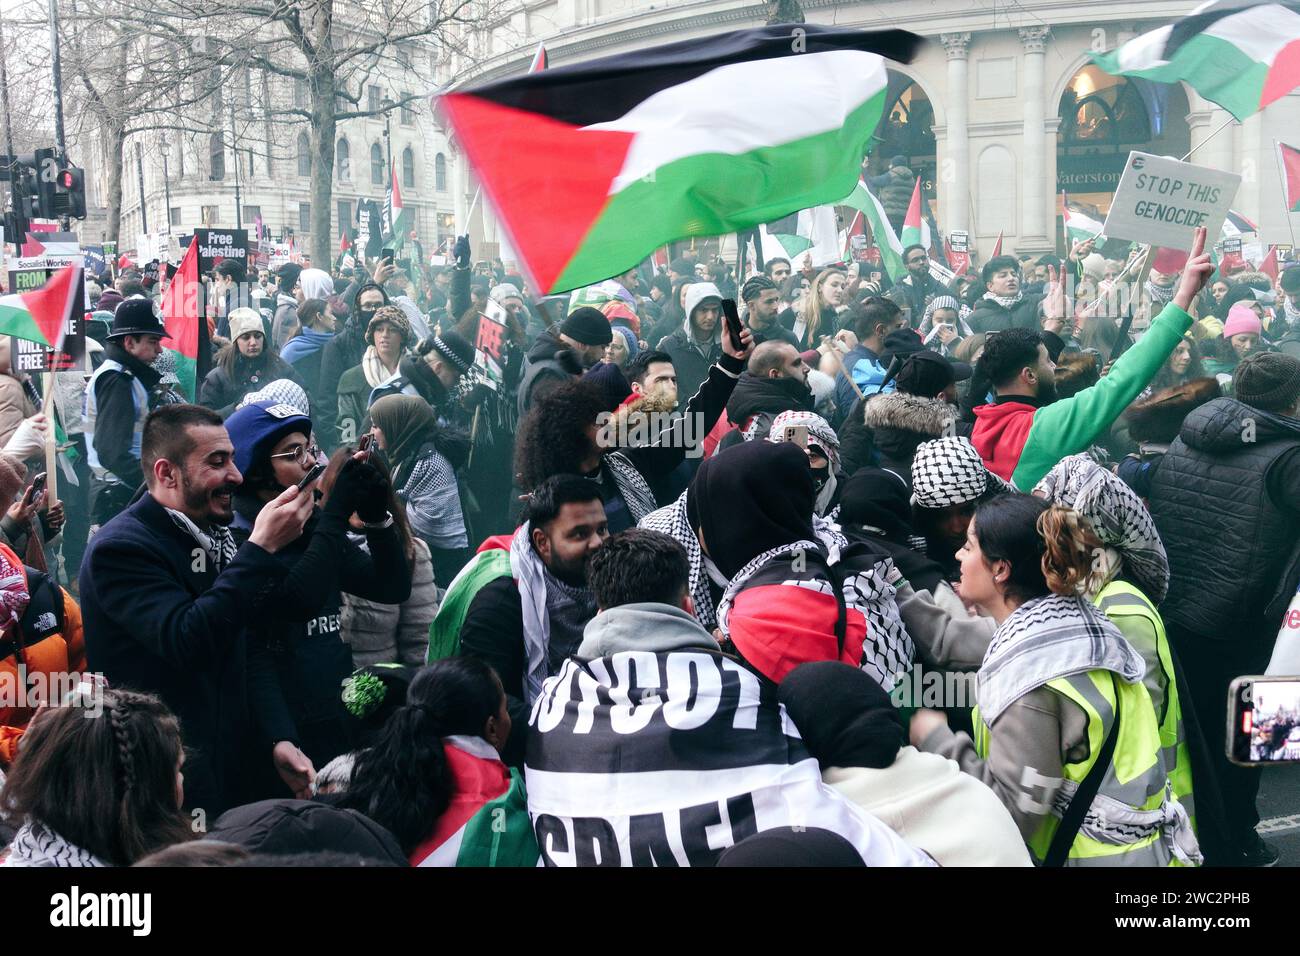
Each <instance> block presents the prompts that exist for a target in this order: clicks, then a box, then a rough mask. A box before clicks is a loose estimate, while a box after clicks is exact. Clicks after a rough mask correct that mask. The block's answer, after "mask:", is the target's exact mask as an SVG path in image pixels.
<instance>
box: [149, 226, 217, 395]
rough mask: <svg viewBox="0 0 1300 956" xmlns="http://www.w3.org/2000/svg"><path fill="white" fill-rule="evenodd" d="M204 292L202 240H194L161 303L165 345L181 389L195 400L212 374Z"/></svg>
mask: <svg viewBox="0 0 1300 956" xmlns="http://www.w3.org/2000/svg"><path fill="white" fill-rule="evenodd" d="M201 292H202V286H201V285H200V284H199V244H198V243H197V242H191V243H190V245H189V248H187V249H186V250H185V257H184V258H183V259H181V265H180V268H179V269H178V270H177V272H176V275H175V276H173V277H172V281H171V285H169V286H168V287H167V292H166V293H165V294H164V295H163V297H162V303H161V308H162V314H163V324H164V325H165V326H166V328H167V338H165V339H163V347H164V348H166V349H167V351H168V352H171V353H172V357H173V358H174V359H175V360H176V377H177V378H179V379H180V381H181V391H182V392H184V393H185V397H186V398H188V399H189V400H190V401H191V402H192V401H194V400H195V396H196V395H197V394H198V391H197V389H198V383H199V382H201V381H203V379H204V377H205V376H206V375H207V374H208V363H209V355H208V353H209V349H208V320H207V319H206V318H205V317H204V316H203V315H202V314H201V310H200V307H199V298H200V295H201Z"/></svg>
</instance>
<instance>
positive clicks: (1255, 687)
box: [1227, 676, 1300, 766]
mask: <svg viewBox="0 0 1300 956" xmlns="http://www.w3.org/2000/svg"><path fill="white" fill-rule="evenodd" d="M1227 745H1228V759H1229V760H1231V761H1232V762H1233V763H1236V764H1245V765H1248V766H1253V765H1259V764H1274V763H1300V676H1296V677H1238V678H1237V679H1236V680H1235V681H1233V682H1232V687H1231V688H1230V689H1229V691H1228V735H1227Z"/></svg>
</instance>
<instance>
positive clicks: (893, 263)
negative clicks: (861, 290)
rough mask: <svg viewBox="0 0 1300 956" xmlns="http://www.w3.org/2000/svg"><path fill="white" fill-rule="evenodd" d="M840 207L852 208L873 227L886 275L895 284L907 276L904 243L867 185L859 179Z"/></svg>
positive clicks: (873, 239) (874, 238) (872, 235)
mask: <svg viewBox="0 0 1300 956" xmlns="http://www.w3.org/2000/svg"><path fill="white" fill-rule="evenodd" d="M840 205H842V206H852V207H853V208H854V209H856V210H857V211H858V212H860V213H862V215H863V216H864V217H865V218H866V220H867V224H868V225H869V226H871V239H872V241H873V242H874V243H875V245H876V248H877V249H879V250H880V265H881V268H883V269H884V270H885V274H886V275H888V276H889V278H890V279H891V280H893V281H894V282H897V281H898V280H900V279H902V278H903V277H904V276H905V275H907V267H906V266H905V265H903V243H902V242H901V241H900V240H899V238H898V236H897V235H896V234H895V233H894V227H893V226H891V225H890V224H889V217H888V216H886V215H885V207H884V206H882V205H881V204H880V200H879V199H877V198H876V196H875V193H873V192H872V191H871V190H870V189H868V188H867V184H866V183H864V182H863V181H862V180H860V179H859V180H858V185H857V187H856V188H854V190H853V192H851V193H849V194H848V196H846V197H845V198H844V199H842V200H841V201H840Z"/></svg>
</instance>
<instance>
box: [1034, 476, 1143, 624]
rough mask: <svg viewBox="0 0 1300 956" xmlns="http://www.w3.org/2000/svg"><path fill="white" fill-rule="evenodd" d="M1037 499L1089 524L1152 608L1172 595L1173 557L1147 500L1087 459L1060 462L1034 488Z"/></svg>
mask: <svg viewBox="0 0 1300 956" xmlns="http://www.w3.org/2000/svg"><path fill="white" fill-rule="evenodd" d="M1034 493H1035V494H1041V495H1042V497H1044V498H1046V499H1047V500H1048V501H1050V502H1053V503H1054V504H1061V505H1065V506H1066V507H1067V508H1073V509H1074V510H1075V511H1077V512H1079V514H1081V515H1083V516H1084V517H1085V518H1087V519H1088V523H1089V524H1091V525H1092V528H1093V530H1094V531H1095V532H1096V533H1097V537H1099V538H1101V543H1102V544H1104V545H1106V547H1107V548H1113V549H1114V550H1115V551H1116V552H1117V553H1118V556H1119V558H1120V560H1121V561H1122V562H1123V571H1124V573H1125V574H1126V575H1127V576H1128V577H1129V578H1130V579H1131V581H1132V583H1133V584H1135V585H1137V587H1138V588H1139V590H1141V591H1142V593H1143V594H1145V595H1146V596H1147V597H1148V598H1150V600H1151V602H1152V603H1153V604H1159V603H1160V602H1161V601H1163V600H1164V599H1165V594H1166V593H1167V592H1168V590H1169V558H1168V556H1167V555H1166V553H1165V546H1164V543H1163V542H1162V541H1161V540H1160V534H1159V532H1158V531H1156V524H1155V522H1154V521H1152V520H1151V515H1150V513H1149V512H1148V511H1147V509H1146V507H1145V506H1143V504H1142V499H1141V498H1139V497H1138V496H1137V494H1136V493H1135V492H1134V491H1133V489H1132V488H1130V487H1129V486H1128V485H1126V484H1125V483H1124V482H1123V481H1122V480H1120V479H1119V478H1117V477H1116V476H1115V475H1113V474H1111V473H1110V472H1109V471H1107V470H1106V469H1105V468H1103V467H1101V466H1100V465H1098V464H1097V463H1096V462H1095V461H1093V460H1092V459H1091V458H1089V457H1088V456H1087V455H1070V456H1069V457H1067V458H1063V459H1061V461H1059V462H1058V463H1057V465H1056V467H1055V468H1053V469H1052V470H1051V471H1049V472H1048V473H1047V475H1046V476H1045V477H1044V478H1043V480H1042V481H1040V482H1039V483H1038V484H1037V485H1036V486H1035V487H1034Z"/></svg>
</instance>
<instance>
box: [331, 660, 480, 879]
mask: <svg viewBox="0 0 1300 956" xmlns="http://www.w3.org/2000/svg"><path fill="white" fill-rule="evenodd" d="M504 699H505V691H503V690H502V689H501V681H500V680H498V679H497V675H496V672H495V671H494V670H492V668H491V667H489V666H488V665H487V664H485V663H484V662H483V661H481V660H478V659H477V658H474V657H449V658H446V659H445V660H441V661H435V662H434V663H432V664H430V665H428V666H427V667H424V668H421V669H420V672H419V673H418V674H416V675H415V679H414V680H412V681H411V686H410V688H409V689H408V690H407V692H406V704H405V705H404V706H402V707H399V708H398V709H397V710H396V711H394V712H393V714H392V716H391V717H389V718H388V722H387V723H386V724H384V729H383V730H382V731H380V733H379V736H378V738H376V740H375V743H374V746H372V747H371V748H370V749H368V750H363V751H362V752H361V753H360V754H358V755H357V760H356V764H355V765H354V766H353V768H352V780H351V782H350V783H349V785H348V789H347V791H346V796H345V797H344V800H343V805H344V806H347V807H350V808H352V809H354V810H357V811H359V812H361V813H364V814H365V815H366V816H368V817H370V819H372V820H374V821H375V822H376V823H378V824H379V825H380V826H382V827H385V828H386V829H388V831H389V832H390V833H392V834H393V836H395V837H396V838H397V842H398V843H400V844H401V846H402V851H403V852H404V853H406V854H407V855H408V856H409V855H410V854H411V853H412V851H414V850H415V848H416V847H417V846H419V845H420V842H421V841H422V840H424V839H425V838H427V837H428V835H429V833H430V832H431V831H432V830H433V828H434V826H435V825H436V824H437V822H438V818H439V817H441V816H442V815H443V813H445V812H446V810H447V805H448V804H449V803H450V801H451V795H452V780H451V774H450V771H449V768H448V766H447V758H446V755H445V754H444V753H443V749H442V738H443V737H450V736H453V735H458V734H459V735H464V736H470V737H477V736H480V735H481V734H482V733H483V726H484V724H486V723H487V721H488V718H490V717H495V716H496V715H497V714H498V713H500V711H501V705H502V702H503V701H504Z"/></svg>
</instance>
